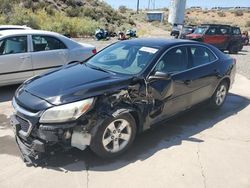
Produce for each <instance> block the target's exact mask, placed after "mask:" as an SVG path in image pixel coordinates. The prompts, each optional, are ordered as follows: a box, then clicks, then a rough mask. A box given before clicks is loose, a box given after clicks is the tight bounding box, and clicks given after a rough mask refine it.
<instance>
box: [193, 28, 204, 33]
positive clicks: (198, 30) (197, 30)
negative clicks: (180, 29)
mask: <svg viewBox="0 0 250 188" xmlns="http://www.w3.org/2000/svg"><path fill="white" fill-rule="evenodd" d="M206 30H207V27H197V28H196V29H195V30H194V32H193V33H194V34H204V33H205V32H206Z"/></svg>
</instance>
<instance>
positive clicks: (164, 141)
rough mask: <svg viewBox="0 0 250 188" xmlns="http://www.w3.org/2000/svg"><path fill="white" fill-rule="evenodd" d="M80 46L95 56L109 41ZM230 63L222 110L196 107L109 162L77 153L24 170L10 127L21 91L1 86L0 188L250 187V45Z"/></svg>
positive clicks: (143, 137) (54, 158) (152, 132)
mask: <svg viewBox="0 0 250 188" xmlns="http://www.w3.org/2000/svg"><path fill="white" fill-rule="evenodd" d="M83 41H85V42H89V43H93V44H95V45H96V46H97V48H98V50H100V49H101V48H103V47H104V46H106V45H107V44H109V43H110V42H113V41H108V42H107V41H102V42H96V41H94V40H83ZM234 57H235V58H236V59H237V72H238V74H237V76H236V81H235V83H234V85H233V88H232V89H231V90H230V93H229V95H228V97H227V100H226V102H225V105H224V106H223V107H222V108H221V109H220V110H219V111H211V110H209V109H207V108H206V106H200V107H197V108H195V109H193V110H191V111H189V112H187V113H185V114H183V115H181V116H179V117H178V118H177V119H173V120H171V121H169V122H167V123H163V124H159V125H158V126H157V127H155V128H153V129H151V130H149V131H147V132H145V133H143V134H141V135H139V136H138V137H137V138H136V140H135V142H134V144H133V146H132V148H131V149H130V150H129V151H128V152H126V153H125V154H124V155H122V156H120V157H119V158H117V159H114V160H103V159H100V158H98V157H96V156H95V155H94V154H93V153H92V152H91V151H90V150H89V149H87V150H85V151H83V152H81V151H79V150H77V149H74V150H72V151H70V152H67V153H59V154H56V155H55V156H53V157H52V158H51V159H50V161H49V162H48V165H47V166H46V167H43V168H42V167H37V168H35V167H26V166H25V164H24V163H23V162H22V161H21V159H20V157H19V152H18V149H17V146H16V144H15V141H14V135H13V132H12V130H11V127H10V124H9V117H10V115H11V114H12V112H13V109H12V107H11V99H12V96H13V94H14V92H15V89H16V88H17V87H18V86H8V87H2V88H0V169H1V170H0V187H1V188H17V187H18V188H22V187H25V188H29V187H32V188H33V187H39V188H40V187H46V188H50V187H51V188H55V187H81V188H82V187H90V188H91V187H109V188H111V187H132V188H133V187H149V188H151V187H164V188H165V187H174V188H179V187H180V188H181V187H183V188H184V187H197V188H201V187H204V188H225V187H226V188H235V187H237V188H238V187H240V188H249V187H250V168H249V167H250V125H249V122H250V116H249V114H250V106H249V104H250V87H249V86H250V80H249V75H250V74H249V73H250V72H248V71H249V67H250V65H249V63H250V62H249V59H250V47H246V48H245V49H244V51H243V52H241V53H240V54H238V55H235V56H234ZM246 76H248V78H247V77H246Z"/></svg>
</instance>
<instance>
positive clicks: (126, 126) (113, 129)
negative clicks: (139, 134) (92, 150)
mask: <svg viewBox="0 0 250 188" xmlns="http://www.w3.org/2000/svg"><path fill="white" fill-rule="evenodd" d="M131 134H132V129H131V125H130V123H129V122H128V121H127V120H125V119H116V120H114V121H112V122H111V123H110V124H109V125H108V126H107V127H106V129H105V131H104V134H103V137H102V144H103V146H104V149H105V150H106V151H108V152H111V153H117V152H119V151H121V150H122V149H124V148H125V147H126V146H127V145H128V143H129V141H130V139H131Z"/></svg>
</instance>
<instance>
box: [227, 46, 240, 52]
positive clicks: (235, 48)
mask: <svg viewBox="0 0 250 188" xmlns="http://www.w3.org/2000/svg"><path fill="white" fill-rule="evenodd" d="M228 51H229V54H237V53H238V51H239V47H238V45H237V44H231V45H230V46H229V47H228Z"/></svg>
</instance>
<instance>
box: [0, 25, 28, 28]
mask: <svg viewBox="0 0 250 188" xmlns="http://www.w3.org/2000/svg"><path fill="white" fill-rule="evenodd" d="M5 28H10V29H11V28H19V29H31V28H30V27H28V26H26V25H0V29H5Z"/></svg>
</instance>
